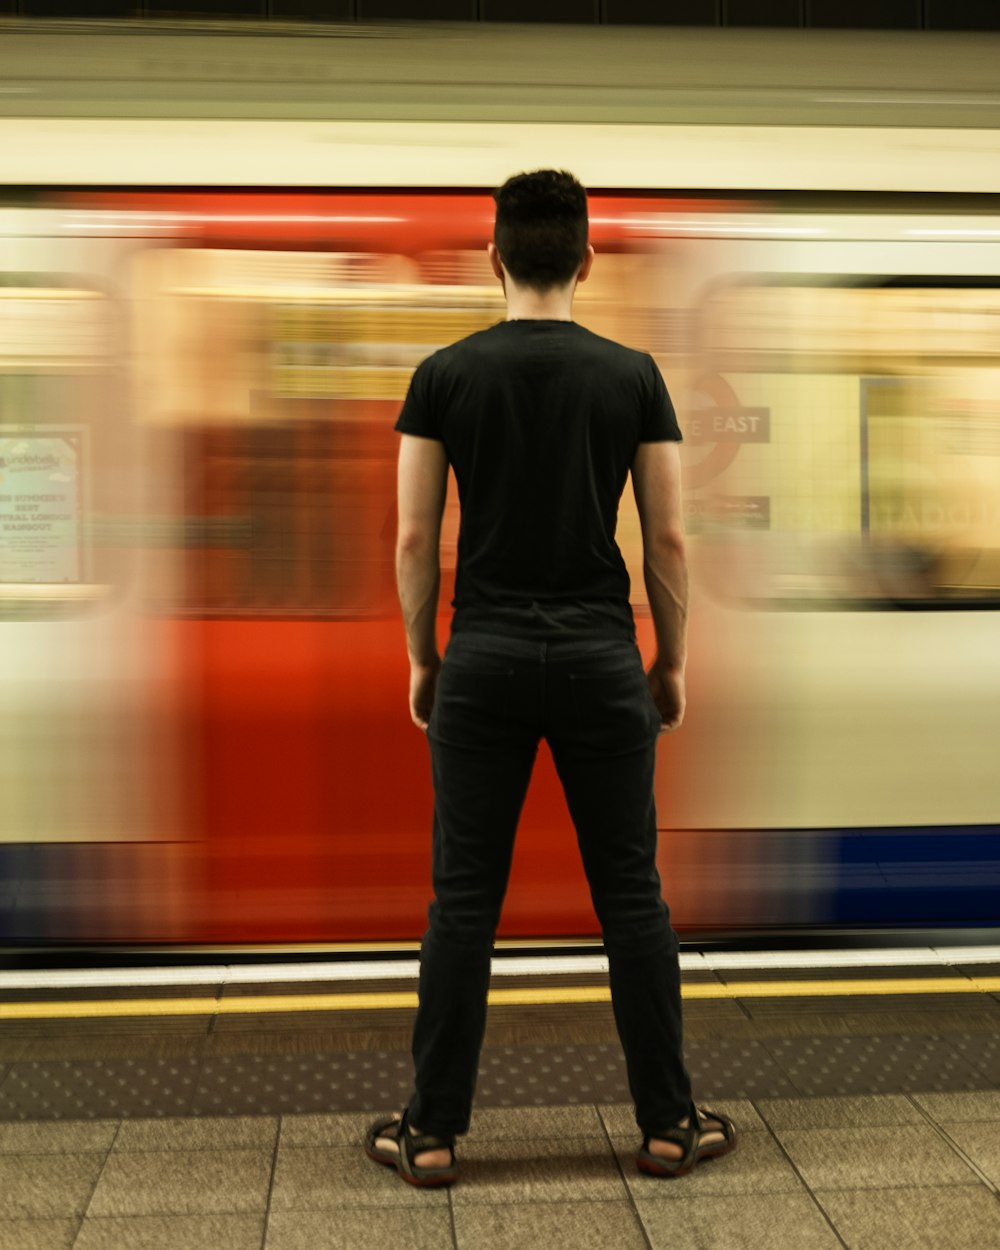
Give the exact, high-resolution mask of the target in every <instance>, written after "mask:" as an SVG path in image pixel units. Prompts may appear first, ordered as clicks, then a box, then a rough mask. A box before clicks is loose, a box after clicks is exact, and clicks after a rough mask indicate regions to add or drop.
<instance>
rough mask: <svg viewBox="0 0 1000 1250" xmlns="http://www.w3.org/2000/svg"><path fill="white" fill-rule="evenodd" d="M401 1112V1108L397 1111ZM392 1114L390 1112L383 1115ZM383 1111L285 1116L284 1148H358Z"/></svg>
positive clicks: (282, 1120)
mask: <svg viewBox="0 0 1000 1250" xmlns="http://www.w3.org/2000/svg"><path fill="white" fill-rule="evenodd" d="M397 1110H398V1108H397ZM384 1114H385V1115H386V1116H388V1115H391V1114H392V1112H391V1110H387V1111H385V1112H384ZM382 1115H383V1112H379V1111H362V1112H353V1113H344V1114H338V1115H284V1116H282V1117H281V1144H282V1146H358V1147H360V1145H361V1142H362V1140H363V1138H364V1134H365V1129H366V1128H367V1127H368V1125H369V1124H371V1123H372V1121H374V1120H377V1119H379V1118H380V1117H381V1116H382Z"/></svg>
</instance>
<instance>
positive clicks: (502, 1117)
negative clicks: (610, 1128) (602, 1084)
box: [460, 1105, 604, 1154]
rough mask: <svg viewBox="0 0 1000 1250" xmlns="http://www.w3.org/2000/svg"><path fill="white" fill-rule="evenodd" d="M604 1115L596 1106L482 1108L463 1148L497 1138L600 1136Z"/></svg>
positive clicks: (500, 1139) (560, 1138)
mask: <svg viewBox="0 0 1000 1250" xmlns="http://www.w3.org/2000/svg"><path fill="white" fill-rule="evenodd" d="M603 1132H604V1129H603V1128H602V1126H601V1117H600V1116H599V1115H598V1114H597V1108H596V1107H595V1106H593V1105H588V1106H576V1107H504V1108H503V1109H501V1108H499V1107H480V1108H477V1109H476V1110H475V1111H473V1113H472V1123H471V1124H470V1126H469V1132H468V1135H467V1136H466V1137H463V1138H462V1139H461V1145H460V1149H461V1150H462V1151H463V1154H464V1151H465V1148H466V1146H467V1145H468V1144H469V1143H473V1144H475V1143H477V1142H486V1143H489V1142H494V1141H525V1142H529V1141H537V1140H539V1139H544V1138H554V1139H556V1140H557V1141H561V1140H563V1139H564V1138H566V1137H600V1136H601V1135H602V1134H603Z"/></svg>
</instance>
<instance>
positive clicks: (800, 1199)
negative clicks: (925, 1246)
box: [636, 1172, 892, 1250]
mask: <svg viewBox="0 0 1000 1250" xmlns="http://www.w3.org/2000/svg"><path fill="white" fill-rule="evenodd" d="M695 1175H697V1172H695V1173H693V1174H692V1179H693V1176H695ZM672 1183H673V1182H672ZM676 1184H677V1185H684V1184H686V1180H685V1181H678V1182H676ZM636 1206H637V1207H638V1210H639V1218H640V1219H641V1220H642V1223H643V1227H644V1228H645V1230H646V1233H647V1236H648V1237H649V1244H650V1246H651V1247H652V1250H778V1248H779V1247H780V1248H781V1250H785V1248H786V1247H788V1248H791V1247H793V1246H794V1247H795V1250H843V1246H842V1243H841V1242H840V1240H839V1239H838V1238H837V1235H836V1234H835V1233H834V1231H833V1229H832V1228H831V1227H830V1224H829V1221H828V1220H827V1219H826V1218H825V1217H824V1215H823V1212H822V1211H821V1210H820V1209H819V1207H818V1206H817V1205H816V1203H815V1202H814V1201H813V1200H812V1198H811V1197H810V1196H809V1195H808V1194H806V1193H796V1194H766V1195H761V1194H741V1195H739V1196H736V1197H718V1198H679V1199H676V1200H675V1201H673V1202H660V1201H654V1200H652V1199H645V1198H640V1197H638V1196H637V1197H636ZM891 1244H892V1243H891V1242H887V1243H886V1246H884V1247H882V1250H886V1247H888V1246H890V1245H891Z"/></svg>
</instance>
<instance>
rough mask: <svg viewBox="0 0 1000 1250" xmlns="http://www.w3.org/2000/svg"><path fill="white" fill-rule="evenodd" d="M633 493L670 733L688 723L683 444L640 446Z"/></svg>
mask: <svg viewBox="0 0 1000 1250" xmlns="http://www.w3.org/2000/svg"><path fill="white" fill-rule="evenodd" d="M632 488H633V490H634V491H635V502H636V505H637V507H638V509H639V522H640V524H641V526H642V553H643V564H642V566H643V574H644V578H645V582H646V594H647V596H648V598H649V608H650V611H651V612H652V615H653V627H654V629H655V631H656V658H655V659H654V660H653V663H652V665H651V666H650V668H649V674H648V675H649V687H650V690H651V691H652V694H653V698H654V699H655V700H656V705H657V707H658V708H659V709H660V715H661V717H662V719H663V727H664V729H676V728H677V727H678V726H679V725H680V723H681V721H682V720H683V719H684V704H685V690H684V665H685V662H686V660H687V603H688V579H687V558H686V556H685V550H684V522H683V513H682V509H681V459H680V449H679V447H678V444H677V443H673V442H659V443H640V444H639V449H638V451H637V452H636V457H635V462H634V463H633V465H632Z"/></svg>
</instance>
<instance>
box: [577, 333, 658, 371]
mask: <svg viewBox="0 0 1000 1250" xmlns="http://www.w3.org/2000/svg"><path fill="white" fill-rule="evenodd" d="M579 328H580V329H581V330H582V331H583V334H584V335H585V336H586V339H585V340H584V342H585V345H586V346H587V347H589V349H590V350H591V351H592V352H593V353H594V354H595V355H600V356H603V357H606V358H607V359H608V360H609V361H614V362H616V363H617V364H619V365H620V366H621V367H622V368H624V369H646V368H648V366H649V359H650V357H649V353H648V352H644V351H640V350H639V349H638V348H635V347H628V346H626V345H625V344H624V343H619V342H618V340H617V339H609V338H605V337H604V336H603V335H601V334H595V333H594V331H593V330H588V329H586V327H585V326H580V327H579Z"/></svg>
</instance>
